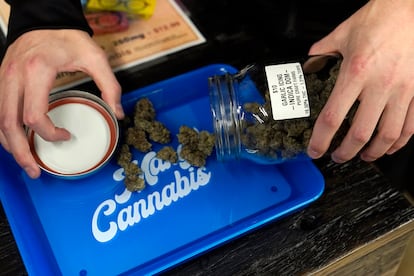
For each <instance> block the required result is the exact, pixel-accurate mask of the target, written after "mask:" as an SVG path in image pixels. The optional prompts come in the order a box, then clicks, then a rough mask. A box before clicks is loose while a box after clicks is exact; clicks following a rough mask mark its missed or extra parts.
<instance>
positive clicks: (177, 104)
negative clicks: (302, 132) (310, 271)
mask: <svg viewBox="0 0 414 276" xmlns="http://www.w3.org/2000/svg"><path fill="white" fill-rule="evenodd" d="M235 71H236V69H234V68H232V67H231V66H228V65H223V64H214V65H210V66H206V67H203V68H200V69H198V70H195V71H192V72H189V73H187V74H183V75H180V76H178V77H174V78H172V79H168V80H165V81H162V82H159V83H156V84H154V85H151V86H148V87H145V88H143V89H139V90H136V91H133V92H131V93H128V94H126V95H124V97H123V103H124V107H125V109H126V111H127V112H131V111H132V108H133V105H134V103H135V102H136V100H137V99H138V98H140V97H144V96H145V97H148V98H150V100H151V101H152V102H153V103H154V105H155V108H156V110H157V112H158V113H157V120H159V121H161V122H163V123H165V124H166V125H167V127H168V128H169V129H170V130H171V132H172V133H173V134H174V135H173V136H174V141H173V145H174V147H177V146H178V142H177V141H176V140H177V138H176V136H175V134H176V133H178V129H179V127H180V126H181V125H187V126H190V127H191V126H192V127H196V128H198V129H199V130H203V129H204V130H209V131H212V121H211V116H210V105H209V96H208V82H207V77H209V76H211V75H213V74H219V73H224V72H235ZM154 150H157V148H154ZM154 154H155V153H154V152H150V153H148V154H147V155H145V156H143V155H142V154H139V153H138V152H134V159H136V160H138V162H139V163H140V164H142V166H143V167H144V170H145V171H146V175H145V177H146V181H147V187H146V188H145V189H144V190H143V191H142V192H139V193H130V192H128V191H126V189H125V186H124V184H123V182H122V173H121V171H120V167H119V166H118V165H117V164H116V161H115V160H112V161H111V162H110V163H109V164H108V165H107V166H106V167H105V168H104V169H103V170H101V171H99V172H98V173H96V174H94V175H91V176H90V177H87V178H84V179H78V180H62V179H58V178H54V177H53V176H50V175H47V174H45V173H43V174H42V176H41V177H40V178H39V179H36V180H32V179H30V178H28V177H27V176H26V175H25V174H24V173H23V172H22V170H21V169H20V168H19V167H18V166H17V165H16V163H15V162H14V160H13V159H12V158H11V156H10V155H9V154H8V153H7V152H5V151H4V150H3V149H0V158H1V160H2V166H1V167H0V198H1V201H2V204H3V207H4V209H5V212H6V215H7V217H8V220H9V222H10V225H11V228H12V231H13V234H14V237H15V239H16V241H17V245H18V247H19V250H20V253H21V255H22V258H23V261H24V263H25V266H26V268H27V271H28V272H29V274H30V275H42V276H44V275H58V274H62V275H99V276H102V275H118V274H138V275H144V274H154V273H158V272H161V271H163V270H165V269H168V268H171V267H172V266H174V265H177V264H179V263H181V262H183V261H185V260H187V259H189V258H192V257H194V256H196V255H198V254H200V253H203V252H205V251H207V250H209V249H211V248H213V247H216V246H218V245H220V244H222V243H224V242H227V241H229V240H231V239H233V238H235V237H237V236H239V235H242V234H245V233H246V232H249V231H251V230H253V229H256V228H258V227H260V226H262V225H264V224H266V223H268V222H270V221H274V220H276V219H278V218H280V217H282V216H285V215H287V214H290V213H292V212H294V211H297V210H299V209H301V208H303V207H305V206H306V205H308V204H309V203H311V202H312V201H314V200H315V199H317V198H318V197H319V196H320V195H321V194H322V192H323V189H324V180H323V177H322V175H321V173H320V172H319V171H318V169H317V168H316V167H315V166H314V165H313V163H312V162H311V161H310V160H305V161H297V162H289V163H285V164H282V165H258V164H255V163H252V162H251V161H247V160H246V161H243V160H241V161H234V162H228V163H221V162H217V161H216V160H215V156H214V155H213V156H211V157H210V158H209V159H208V160H207V165H206V167H205V168H196V167H191V166H189V165H188V164H187V163H186V162H180V163H179V164H176V165H174V164H170V163H166V162H161V161H160V160H158V159H155V158H154V157H153V155H154Z"/></svg>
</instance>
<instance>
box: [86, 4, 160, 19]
mask: <svg viewBox="0 0 414 276" xmlns="http://www.w3.org/2000/svg"><path fill="white" fill-rule="evenodd" d="M155 2H156V0H89V1H88V2H87V4H86V8H87V9H89V10H99V11H120V12H126V13H132V14H137V15H140V16H142V17H144V18H149V17H151V16H152V14H153V13H154V8H155Z"/></svg>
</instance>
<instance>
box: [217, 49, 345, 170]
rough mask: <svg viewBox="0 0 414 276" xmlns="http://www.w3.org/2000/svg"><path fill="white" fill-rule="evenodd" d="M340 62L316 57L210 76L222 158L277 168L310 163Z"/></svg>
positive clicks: (328, 57) (218, 143) (219, 157)
mask: <svg viewBox="0 0 414 276" xmlns="http://www.w3.org/2000/svg"><path fill="white" fill-rule="evenodd" d="M340 62H341V58H340V57H339V56H336V55H324V56H313V57H310V58H308V59H307V60H305V61H304V62H293V63H284V64H276V65H266V66H261V65H251V66H247V67H245V68H244V69H242V70H240V71H239V72H237V73H235V74H229V73H226V74H223V75H216V76H212V77H210V78H209V90H210V102H211V111H212V115H213V124H214V132H215V135H216V144H215V147H216V155H217V159H218V160H221V161H224V160H230V159H239V158H243V159H250V160H253V161H255V162H257V163H263V164H275V163H281V162H285V161H287V160H297V159H304V158H309V157H308V156H307V155H306V148H307V145H308V142H309V139H310V136H311V134H312V126H313V124H314V122H315V120H316V117H317V115H318V114H319V112H320V111H321V109H322V107H323V105H324V104H325V102H326V101H327V99H328V97H329V95H330V92H331V91H332V89H333V86H334V84H335V81H336V77H337V73H338V70H339V66H340ZM337 134H338V133H337Z"/></svg>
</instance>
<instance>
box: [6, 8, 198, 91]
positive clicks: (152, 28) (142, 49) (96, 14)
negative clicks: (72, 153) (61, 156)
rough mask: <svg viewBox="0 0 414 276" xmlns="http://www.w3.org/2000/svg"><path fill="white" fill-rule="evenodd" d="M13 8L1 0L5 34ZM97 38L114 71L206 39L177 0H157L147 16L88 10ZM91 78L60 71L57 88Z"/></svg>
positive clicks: (87, 14) (95, 37) (86, 12)
mask: <svg viewBox="0 0 414 276" xmlns="http://www.w3.org/2000/svg"><path fill="white" fill-rule="evenodd" d="M9 13H10V8H9V6H8V4H7V3H6V2H5V1H0V19H1V20H0V27H1V28H2V31H3V32H4V33H5V34H6V32H7V22H8V17H9ZM85 16H86V18H87V20H88V22H89V25H90V26H91V27H92V29H93V30H94V36H93V38H94V40H95V41H96V42H97V43H98V44H99V45H100V46H101V47H102V49H104V50H105V52H106V53H107V56H108V60H109V63H110V65H111V67H112V69H113V71H114V72H116V71H119V70H123V69H127V68H130V67H133V66H136V65H139V64H142V63H144V62H148V61H151V60H153V59H156V58H159V57H162V56H165V55H168V54H171V53H174V52H177V51H181V50H183V49H186V48H189V47H193V46H196V45H198V44H202V43H204V42H205V38H204V37H203V35H202V34H201V33H200V32H199V31H198V29H197V28H196V26H195V25H194V24H193V23H192V22H191V20H190V18H189V17H188V16H187V15H186V14H185V12H184V10H183V9H182V8H181V7H180V6H179V5H178V4H177V3H176V2H175V1H174V0H157V1H156V4H155V7H154V11H153V14H152V15H151V16H150V17H147V18H144V17H140V16H136V15H131V14H128V13H122V12H119V11H87V10H85ZM89 80H91V79H90V77H88V76H87V75H86V74H84V73H83V72H61V73H60V74H58V76H57V78H56V82H55V86H54V90H62V89H66V88H69V87H71V86H74V85H77V84H80V83H83V82H86V81H89Z"/></svg>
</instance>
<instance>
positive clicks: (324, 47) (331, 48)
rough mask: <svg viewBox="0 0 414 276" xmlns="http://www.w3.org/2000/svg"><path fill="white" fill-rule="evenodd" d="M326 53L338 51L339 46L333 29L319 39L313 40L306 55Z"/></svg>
mask: <svg viewBox="0 0 414 276" xmlns="http://www.w3.org/2000/svg"><path fill="white" fill-rule="evenodd" d="M328 53H339V47H338V43H337V39H336V33H335V31H333V32H331V33H330V34H328V35H327V36H325V37H324V38H322V39H321V40H319V41H317V42H315V43H314V44H313V45H312V46H311V47H310V49H309V52H308V55H309V56H314V55H323V54H328Z"/></svg>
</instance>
